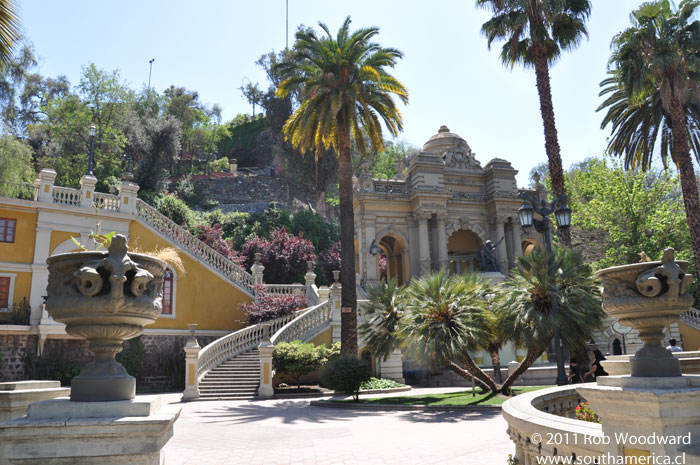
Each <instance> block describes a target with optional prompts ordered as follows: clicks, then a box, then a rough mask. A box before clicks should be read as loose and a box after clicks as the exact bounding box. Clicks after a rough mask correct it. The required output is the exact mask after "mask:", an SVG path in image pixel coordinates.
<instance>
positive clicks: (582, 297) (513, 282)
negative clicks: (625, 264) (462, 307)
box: [496, 248, 604, 392]
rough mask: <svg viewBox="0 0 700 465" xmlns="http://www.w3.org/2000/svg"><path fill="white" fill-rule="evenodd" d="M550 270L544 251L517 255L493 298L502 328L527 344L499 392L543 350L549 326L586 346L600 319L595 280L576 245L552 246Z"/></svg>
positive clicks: (569, 343) (569, 342)
mask: <svg viewBox="0 0 700 465" xmlns="http://www.w3.org/2000/svg"><path fill="white" fill-rule="evenodd" d="M553 268H554V270H556V271H555V273H554V275H552V272H551V268H550V265H549V253H548V252H546V251H538V250H535V251H533V252H532V253H531V254H530V255H528V256H524V257H520V258H519V259H518V263H517V266H516V268H515V269H514V270H513V271H512V275H511V277H510V279H509V280H508V281H506V282H505V283H504V284H503V286H502V288H501V290H500V292H499V295H498V296H497V298H496V305H497V306H498V307H499V312H500V313H501V318H500V320H499V325H501V328H502V332H503V333H506V334H509V340H510V341H512V342H513V343H515V344H516V345H517V346H521V347H526V348H527V355H526V356H525V359H524V360H523V361H522V362H521V363H520V365H519V366H518V367H517V368H516V369H515V370H514V371H513V372H512V373H511V374H510V375H509V376H508V378H506V380H505V382H504V383H503V385H502V386H501V392H508V391H509V389H510V386H511V385H512V384H513V382H514V381H515V380H516V379H517V378H518V377H519V376H520V375H521V374H522V373H524V372H525V370H527V369H528V368H529V367H530V366H531V365H532V364H533V363H534V362H535V360H537V359H538V358H539V357H540V356H541V355H542V353H543V352H544V351H545V350H546V348H547V346H548V345H549V343H550V341H551V340H552V337H553V336H554V329H555V328H556V327H557V326H559V327H560V328H561V335H562V343H563V344H564V346H565V347H566V348H567V349H569V351H570V352H573V351H575V350H577V349H579V348H582V347H585V345H586V342H587V341H588V340H589V339H590V337H591V334H592V332H593V331H594V330H596V329H599V328H600V327H601V325H602V321H603V317H604V313H603V310H602V307H601V300H600V290H599V285H598V283H597V282H596V280H595V278H594V276H593V271H592V269H591V267H590V266H588V265H585V264H584V263H583V257H582V254H581V252H580V251H575V250H573V249H570V248H560V249H556V250H555V253H554V267H553ZM554 282H556V289H557V292H556V298H557V301H558V303H559V315H558V318H557V319H556V320H555V319H554V318H552V294H551V290H552V289H553V285H554Z"/></svg>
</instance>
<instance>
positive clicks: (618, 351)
mask: <svg viewBox="0 0 700 465" xmlns="http://www.w3.org/2000/svg"><path fill="white" fill-rule="evenodd" d="M612 353H613V355H622V343H621V342H620V339H618V338H615V339H614V340H613V343H612Z"/></svg>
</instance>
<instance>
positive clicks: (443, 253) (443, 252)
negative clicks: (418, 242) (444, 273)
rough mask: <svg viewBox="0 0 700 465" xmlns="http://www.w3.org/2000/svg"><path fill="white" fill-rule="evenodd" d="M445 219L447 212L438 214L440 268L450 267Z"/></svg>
mask: <svg viewBox="0 0 700 465" xmlns="http://www.w3.org/2000/svg"><path fill="white" fill-rule="evenodd" d="M445 221H447V213H439V214H438V215H437V239H438V240H437V246H438V266H439V267H440V268H448V266H449V263H448V262H447V231H445Z"/></svg>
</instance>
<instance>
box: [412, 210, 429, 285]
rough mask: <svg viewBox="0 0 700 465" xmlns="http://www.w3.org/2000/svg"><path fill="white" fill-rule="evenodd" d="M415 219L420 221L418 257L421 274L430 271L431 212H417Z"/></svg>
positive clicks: (414, 215)
mask: <svg viewBox="0 0 700 465" xmlns="http://www.w3.org/2000/svg"><path fill="white" fill-rule="evenodd" d="M413 217H414V221H416V222H417V223H418V259H419V263H420V275H421V276H425V275H427V274H428V273H430V268H431V267H430V243H429V242H428V220H429V219H430V213H426V212H416V213H414V214H413Z"/></svg>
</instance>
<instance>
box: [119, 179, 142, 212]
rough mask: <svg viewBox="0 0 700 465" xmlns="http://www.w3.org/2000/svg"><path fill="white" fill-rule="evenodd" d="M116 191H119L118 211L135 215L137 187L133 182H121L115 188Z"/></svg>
mask: <svg viewBox="0 0 700 465" xmlns="http://www.w3.org/2000/svg"><path fill="white" fill-rule="evenodd" d="M117 190H118V191H119V211H120V212H121V213H131V214H133V215H135V214H136V199H137V198H138V197H137V196H138V191H139V185H138V184H136V183H134V182H129V181H122V182H121V184H119V185H118V186H117Z"/></svg>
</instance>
